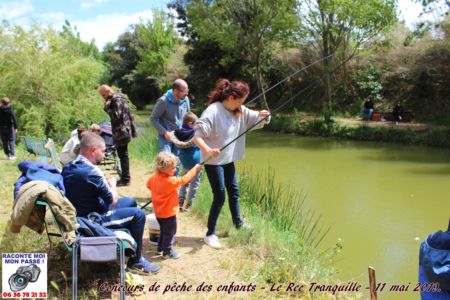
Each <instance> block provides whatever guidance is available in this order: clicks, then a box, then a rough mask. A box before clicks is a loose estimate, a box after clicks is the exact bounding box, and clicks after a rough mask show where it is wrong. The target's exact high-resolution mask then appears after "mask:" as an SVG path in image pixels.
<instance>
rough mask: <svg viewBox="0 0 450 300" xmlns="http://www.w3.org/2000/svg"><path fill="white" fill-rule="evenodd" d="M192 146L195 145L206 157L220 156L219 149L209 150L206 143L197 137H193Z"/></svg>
mask: <svg viewBox="0 0 450 300" xmlns="http://www.w3.org/2000/svg"><path fill="white" fill-rule="evenodd" d="M193 141H194V144H196V145H197V147H198V148H200V150H201V151H203V152H204V153H206V154H207V155H208V156H210V157H217V156H219V154H220V149H217V148H214V149H211V148H210V147H209V146H208V145H207V144H206V143H205V140H204V139H203V138H202V137H200V136H198V135H195V136H194V138H193Z"/></svg>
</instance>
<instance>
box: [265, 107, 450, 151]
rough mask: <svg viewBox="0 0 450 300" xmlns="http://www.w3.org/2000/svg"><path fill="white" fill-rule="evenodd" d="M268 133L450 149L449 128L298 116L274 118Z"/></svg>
mask: <svg viewBox="0 0 450 300" xmlns="http://www.w3.org/2000/svg"><path fill="white" fill-rule="evenodd" d="M266 129H267V130H271V131H276V132H283V133H295V134H300V135H306V136H321V137H333V138H339V139H348V140H357V141H376V142H387V143H399V144H417V145H426V146H433V147H449V146H450V128H446V127H427V128H425V129H420V130H413V129H410V128H400V127H399V128H394V127H382V126H367V125H362V126H361V125H342V124H337V123H331V124H327V123H326V122H325V121H323V120H322V119H312V120H302V119H301V118H299V117H297V116H292V115H289V116H284V115H277V116H275V117H274V118H272V121H271V123H270V125H269V126H266Z"/></svg>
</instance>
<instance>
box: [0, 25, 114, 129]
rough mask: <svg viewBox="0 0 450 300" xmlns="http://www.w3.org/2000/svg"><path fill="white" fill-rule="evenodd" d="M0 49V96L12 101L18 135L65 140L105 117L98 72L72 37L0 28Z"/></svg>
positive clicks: (101, 69) (67, 32) (37, 29)
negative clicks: (81, 125)
mask: <svg viewBox="0 0 450 300" xmlns="http://www.w3.org/2000/svg"><path fill="white" fill-rule="evenodd" d="M0 45H2V46H1V47H0V94H2V95H7V96H8V97H9V98H11V99H12V106H13V107H14V109H15V110H16V112H17V115H18V119H19V130H20V132H22V134H23V135H31V136H43V135H47V136H52V137H55V136H56V137H59V136H61V135H66V136H67V135H68V133H69V132H70V131H71V130H73V128H74V127H76V125H77V124H78V123H80V122H81V123H90V122H98V121H99V120H102V119H104V118H105V117H106V115H105V114H104V113H103V110H102V105H101V101H100V100H99V96H98V92H97V88H98V83H99V79H100V78H101V76H102V74H103V72H104V70H105V69H104V66H103V64H102V63H101V62H99V61H98V60H96V59H95V58H94V57H92V56H90V55H86V53H85V52H83V51H80V49H81V48H83V47H84V46H86V45H85V44H83V42H81V41H80V40H79V39H78V38H77V37H76V36H74V35H73V32H72V31H70V30H68V29H67V28H66V30H65V31H64V32H63V33H62V34H58V33H57V32H56V31H54V30H52V29H49V28H43V27H41V26H38V25H34V26H33V27H32V28H31V29H30V30H28V31H26V30H25V29H23V28H21V27H20V26H11V25H9V24H8V23H6V22H4V23H3V24H2V26H1V27H0ZM83 45H84V46H83ZM94 52H95V51H94Z"/></svg>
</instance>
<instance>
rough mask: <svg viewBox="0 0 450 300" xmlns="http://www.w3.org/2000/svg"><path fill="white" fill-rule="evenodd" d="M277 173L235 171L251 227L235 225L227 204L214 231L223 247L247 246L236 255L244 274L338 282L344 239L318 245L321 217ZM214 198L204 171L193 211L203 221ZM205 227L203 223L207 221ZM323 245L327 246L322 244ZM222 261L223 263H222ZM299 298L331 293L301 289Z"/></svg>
mask: <svg viewBox="0 0 450 300" xmlns="http://www.w3.org/2000/svg"><path fill="white" fill-rule="evenodd" d="M275 177H276V174H274V173H273V171H271V170H267V172H265V173H259V174H257V173H252V172H249V171H244V172H243V173H242V174H240V176H239V178H240V179H239V185H240V191H241V211H242V214H243V216H244V219H245V221H246V222H247V223H249V224H250V226H251V228H250V229H242V230H236V229H234V227H233V224H232V221H231V216H230V212H229V209H228V207H227V204H226V203H225V205H224V207H223V208H222V212H221V216H220V217H219V221H218V225H217V234H218V236H219V237H220V238H222V240H223V241H225V244H226V246H227V247H235V248H245V249H246V253H247V256H245V257H236V258H235V260H236V261H238V264H239V263H240V264H241V269H239V270H238V271H239V272H240V273H241V274H243V275H244V276H245V279H247V280H249V281H252V282H255V281H256V282H258V283H264V284H267V283H268V284H287V283H289V282H295V283H297V284H304V285H305V286H306V287H308V286H309V284H310V283H311V282H320V283H322V284H336V283H337V280H336V278H335V277H334V274H335V272H336V270H335V269H334V267H333V265H334V260H335V259H336V257H337V254H338V253H339V252H340V251H341V249H342V245H341V244H340V243H339V242H337V243H336V244H335V245H333V246H331V247H324V245H320V243H321V241H322V239H323V238H324V236H325V234H326V233H327V231H328V229H327V228H326V226H325V224H322V223H321V220H320V217H319V216H318V215H316V214H315V213H314V212H313V211H312V210H310V209H308V207H307V199H306V197H305V196H304V195H303V194H298V193H295V192H293V191H292V190H291V189H290V187H289V186H281V185H278V184H276V183H275ZM211 201H212V194H211V191H210V187H209V184H208V180H207V178H206V176H205V174H204V176H203V178H202V184H201V186H200V190H199V193H198V195H197V199H196V202H195V203H194V209H193V213H196V214H198V215H199V217H200V218H201V219H204V220H205V221H206V219H207V216H208V212H209V208H210V205H211ZM205 231H206V226H205ZM319 245H320V246H319ZM323 249H325V250H323ZM225 267H226V266H225ZM292 295H295V296H301V297H305V298H302V299H309V298H310V297H313V298H314V299H330V294H329V293H315V294H314V295H312V294H310V293H308V292H307V291H305V292H304V293H302V294H301V295H300V294H298V293H297V294H295V293H293V294H292ZM347 297H348V298H349V299H350V298H351V299H357V298H358V295H354V294H348V293H347V294H345V295H340V299H347Z"/></svg>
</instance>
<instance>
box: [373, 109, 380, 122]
mask: <svg viewBox="0 0 450 300" xmlns="http://www.w3.org/2000/svg"><path fill="white" fill-rule="evenodd" d="M380 120H381V112H379V111H374V112H373V113H372V121H380Z"/></svg>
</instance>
